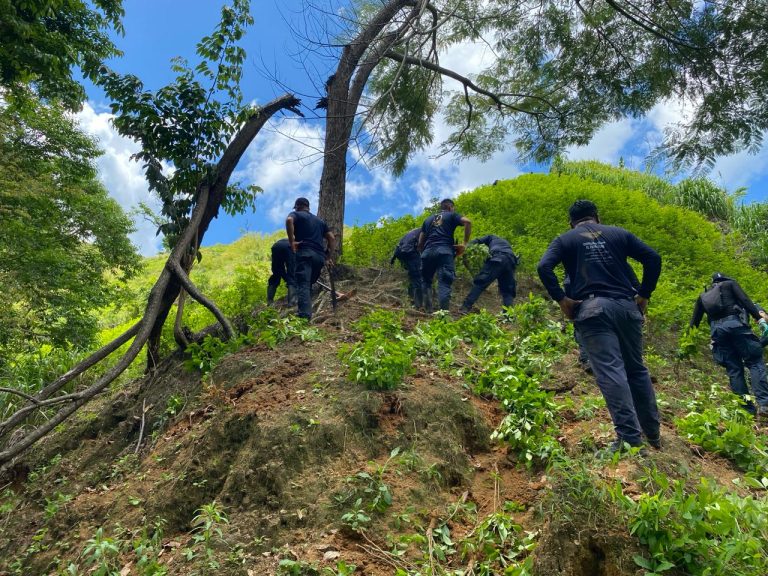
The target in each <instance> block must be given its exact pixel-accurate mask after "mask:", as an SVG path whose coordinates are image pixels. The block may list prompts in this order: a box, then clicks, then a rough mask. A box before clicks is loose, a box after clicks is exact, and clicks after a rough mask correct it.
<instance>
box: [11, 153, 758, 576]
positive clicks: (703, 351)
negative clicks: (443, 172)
mask: <svg viewBox="0 0 768 576" xmlns="http://www.w3.org/2000/svg"><path fill="white" fill-rule="evenodd" d="M578 198H589V199H591V200H593V201H595V202H596V203H597V205H598V207H599V208H600V212H601V217H602V219H603V221H604V222H605V223H608V224H616V225H620V226H623V227H626V228H628V229H629V230H631V231H633V232H635V233H636V234H637V235H638V236H639V237H641V238H642V239H644V240H645V241H647V242H648V243H649V244H650V245H651V246H653V247H654V248H656V249H657V250H658V251H659V252H660V253H661V254H662V257H663V259H664V268H663V272H662V277H661V280H660V283H659V288H658V290H657V292H656V293H655V294H654V297H653V299H652V301H651V307H650V309H649V317H648V321H647V324H646V337H647V341H646V352H647V354H646V361H647V363H648V365H649V367H650V369H651V372H652V375H653V377H654V381H655V385H656V389H657V392H658V396H659V406H660V409H661V416H662V435H663V439H664V448H663V450H661V451H651V454H650V455H649V456H648V457H641V456H640V455H639V454H634V453H632V454H629V455H625V456H622V457H618V456H616V457H615V458H614V459H613V460H601V459H598V458H596V457H595V456H594V452H595V450H596V449H597V448H599V447H601V446H604V445H605V444H606V443H608V442H609V441H610V440H611V439H612V438H613V431H612V426H611V422H610V417H609V416H608V413H607V410H606V408H605V405H604V403H603V401H602V398H601V396H600V394H599V391H598V390H597V387H596V386H595V384H594V381H593V379H592V377H591V376H589V375H587V374H586V373H584V372H583V371H582V370H581V369H580V368H578V367H577V362H576V351H575V345H574V342H573V338H572V330H571V328H570V326H569V325H567V323H565V322H563V321H562V318H561V317H560V315H559V310H558V308H557V306H556V304H554V303H552V302H550V301H549V300H548V299H547V298H546V297H545V294H544V293H543V288H542V287H541V285H540V284H539V282H538V280H537V279H536V278H535V277H534V276H535V273H534V269H535V266H536V263H537V261H538V258H539V256H540V255H541V254H542V253H543V251H544V249H545V248H546V246H547V244H548V242H549V241H550V240H551V239H552V238H554V237H555V236H556V235H557V234H559V233H560V232H562V231H563V230H565V229H566V228H567V219H566V210H567V207H568V206H569V205H570V204H571V203H572V202H573V201H574V200H576V199H578ZM692 208H693V209H695V210H692ZM457 210H459V211H460V212H462V213H464V214H466V215H468V216H469V217H470V218H471V219H472V221H473V225H474V226H473V228H474V234H475V235H481V234H486V233H494V234H498V235H501V236H505V237H507V238H508V239H509V240H510V242H511V243H512V245H513V247H514V248H515V250H516V251H517V252H518V253H520V254H521V255H522V264H521V268H520V270H519V272H518V281H519V288H518V298H517V300H516V305H515V306H514V307H513V308H512V309H511V310H510V311H509V314H508V315H507V316H503V315H501V314H500V309H499V302H498V298H497V296H496V294H495V293H494V291H493V290H491V291H489V292H488V293H486V294H485V295H483V297H482V298H481V300H480V301H479V303H478V304H479V305H480V306H481V307H483V308H485V310H484V311H483V312H482V313H479V314H473V315H469V316H466V317H463V318H461V319H458V320H454V319H453V318H452V317H451V316H450V315H444V314H437V315H434V316H426V315H424V314H421V313H419V312H416V311H413V310H410V309H409V307H408V306H407V294H406V290H405V283H406V279H405V274H404V273H403V271H401V270H399V269H398V268H390V267H389V266H388V264H387V262H388V261H389V258H390V256H391V251H392V249H393V247H394V244H395V243H396V241H397V240H398V239H399V238H400V236H401V235H402V234H403V233H405V232H406V231H407V230H409V229H411V228H412V227H414V226H415V225H417V223H418V222H420V218H412V217H405V218H401V219H397V220H386V221H383V222H380V223H377V224H371V225H366V226H362V227H359V228H355V229H352V230H350V231H349V232H348V233H347V235H346V245H345V252H344V263H345V264H346V265H347V266H348V268H347V269H346V271H345V273H344V276H343V277H342V278H340V279H339V281H338V289H339V290H341V291H350V290H352V289H353V288H354V289H355V290H356V294H355V295H354V296H353V297H352V298H350V299H349V300H348V301H346V302H344V303H342V304H340V306H339V309H338V311H337V312H336V313H333V312H332V311H331V309H330V303H329V299H328V296H327V295H326V294H321V295H320V296H318V298H317V311H316V314H315V316H314V319H313V323H312V324H310V325H308V324H306V323H305V322H303V321H299V320H297V319H296V318H294V317H293V316H291V315H289V314H287V311H286V310H284V309H280V308H278V309H277V310H272V309H265V308H264V306H263V305H262V302H263V300H264V296H265V283H266V277H267V276H268V274H269V272H268V258H269V246H270V245H271V243H272V241H273V240H274V239H273V238H265V237H259V236H248V237H244V238H243V239H241V240H239V241H238V242H235V243H233V244H232V245H229V246H216V247H212V248H207V249H204V250H203V259H202V261H201V262H200V263H199V264H198V265H196V267H195V269H194V270H193V273H192V277H193V279H194V280H195V282H196V283H197V285H198V286H199V287H200V288H202V289H203V290H204V291H205V292H206V294H207V295H209V296H210V297H212V298H213V299H214V300H216V301H217V303H219V304H220V305H221V306H222V308H223V309H224V310H225V312H226V313H227V314H229V315H231V316H233V317H236V318H237V322H238V323H239V326H240V327H241V328H242V329H243V333H242V335H241V336H240V337H238V339H237V340H236V341H234V342H229V343H222V342H220V341H219V340H217V339H215V338H208V339H206V340H204V341H203V342H201V343H200V344H196V345H193V346H191V347H190V349H188V350H187V351H186V352H185V353H179V352H173V348H172V342H173V340H172V337H171V335H170V334H167V335H166V350H167V352H168V353H169V356H168V358H167V359H166V360H165V361H164V362H163V363H162V364H161V366H160V368H159V370H158V371H157V373H156V374H154V375H152V376H148V377H142V375H141V371H140V367H138V366H137V367H136V369H135V370H134V371H133V376H134V377H135V379H132V380H131V379H125V380H123V381H121V382H120V383H119V385H118V386H115V387H114V389H113V390H112V391H111V392H110V393H109V394H108V395H105V396H103V397H101V398H99V399H98V400H97V401H96V402H95V403H94V404H93V405H90V406H88V407H86V408H85V409H84V410H82V411H81V412H80V413H79V414H78V415H77V416H76V417H75V418H73V419H72V420H71V421H69V422H67V423H66V424H65V425H63V426H61V427H60V429H59V430H58V431H57V433H56V434H55V435H53V436H52V437H50V438H48V439H46V440H45V441H44V442H41V443H40V445H39V447H38V448H37V449H36V450H35V451H33V452H32V453H30V454H29V455H27V456H26V457H25V459H24V461H23V462H20V463H19V464H18V466H16V468H15V469H14V471H13V472H14V474H13V475H12V476H9V477H8V478H7V484H5V483H4V485H3V487H2V488H0V490H1V491H0V496H1V498H2V499H1V500H0V574H5V573H8V574H24V575H27V574H29V575H32V574H34V575H37V574H56V575H59V574H69V575H75V574H98V575H107V574H109V575H112V574H114V575H124V574H126V575H127V574H136V575H142V576H150V575H154V576H158V575H163V574H167V575H179V576H181V575H192V574H201V575H202V574H224V575H243V576H251V575H261V574H280V575H295V576H301V575H317V574H322V575H336V576H340V575H348V574H366V575H376V576H379V575H381V576H383V575H394V576H426V575H446V576H447V575H451V576H458V575H466V576H469V575H496V574H505V575H520V576H522V575H539V576H619V575H645V576H656V575H661V574H663V575H673V576H674V575H676V576H683V575H688V574H694V575H700V576H705V575H708V576H715V575H732V574H733V575H744V576H764V575H765V574H767V573H768V499H767V497H766V495H767V494H768V492H767V491H768V435H766V433H765V431H762V432H760V431H757V430H755V428H754V426H753V423H752V420H751V417H749V416H748V415H746V414H745V413H744V412H743V411H741V410H740V409H739V408H738V406H737V401H736V400H735V398H734V397H733V395H731V394H730V393H729V392H728V391H727V378H726V376H725V374H724V372H723V371H721V370H720V369H719V368H718V367H716V366H715V365H714V363H713V362H712V360H711V358H710V356H709V351H708V350H707V346H706V344H707V333H706V331H705V330H700V331H697V332H694V333H687V332H685V331H684V330H683V328H684V326H686V325H687V321H688V318H689V315H690V313H691V310H692V306H693V301H694V299H695V297H696V295H697V294H698V292H700V291H701V288H702V286H703V284H704V283H705V282H706V281H707V279H708V278H709V276H710V275H711V273H712V272H713V271H720V272H723V273H726V274H728V275H732V276H734V277H736V278H738V279H739V281H740V282H741V284H742V285H743V286H744V288H745V290H746V291H747V293H749V294H750V295H751V296H752V297H753V298H754V299H755V300H756V301H758V302H761V303H764V304H767V303H768V275H767V274H766V273H765V272H764V271H763V270H764V269H765V261H764V259H763V252H761V246H763V245H764V244H763V242H764V240H765V238H764V237H763V236H762V229H761V228H760V226H762V225H763V224H761V223H760V222H759V221H758V220H759V219H758V220H755V218H754V216H755V214H758V215H759V213H760V210H763V208H762V207H761V206H757V207H752V208H749V209H744V208H741V207H739V206H738V204H737V203H736V202H735V201H734V199H733V198H732V197H729V196H728V195H727V194H724V193H722V191H719V190H717V189H715V188H714V187H711V186H709V187H708V186H707V185H705V184H702V183H698V184H696V183H694V184H692V183H690V182H684V183H681V184H679V185H671V184H668V183H666V182H663V181H661V180H659V179H657V178H653V177H650V176H647V175H643V174H639V173H636V172H631V171H627V170H620V169H613V168H609V167H606V166H603V165H598V164H594V163H573V164H560V165H559V166H557V170H556V171H555V172H554V173H553V174H550V175H527V176H521V177H519V178H516V179H514V180H509V181H503V182H499V183H497V184H496V185H493V186H490V185H489V186H484V187H481V188H478V189H477V190H475V191H472V192H469V193H466V194H463V195H461V196H460V197H459V198H458V199H457ZM162 263H163V261H162V259H152V260H150V262H149V263H148V264H147V269H146V273H145V277H144V278H143V279H137V280H135V281H133V283H132V284H131V285H129V286H128V287H126V288H125V298H124V304H123V305H122V306H121V307H118V308H115V309H111V310H107V311H101V315H102V316H101V319H102V325H103V327H104V328H103V329H104V338H105V339H106V338H108V337H109V334H111V333H112V332H113V331H116V330H119V327H120V326H123V325H124V324H126V323H128V322H130V321H131V319H132V318H134V317H135V316H136V315H138V314H139V312H140V310H141V303H142V299H143V298H145V296H146V291H147V290H148V287H149V286H150V284H151V279H152V278H153V276H154V275H155V274H156V273H157V271H158V269H159V267H160V266H162ZM469 286H470V284H469V280H468V275H467V274H466V273H464V274H462V276H461V278H460V279H459V281H458V282H457V283H456V285H455V287H454V296H453V305H454V306H456V307H457V306H458V305H459V304H460V302H461V299H462V298H463V296H464V295H465V294H466V292H467V291H468V289H469ZM210 322H212V318H211V317H210V316H209V315H208V313H207V312H206V311H204V310H202V309H201V308H200V307H198V306H196V305H195V304H191V305H188V306H187V307H186V309H185V323H186V324H187V325H189V326H191V327H192V328H193V329H195V330H196V329H200V328H202V327H204V326H206V325H207V324H209V323H210Z"/></svg>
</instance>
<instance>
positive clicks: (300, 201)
mask: <svg viewBox="0 0 768 576" xmlns="http://www.w3.org/2000/svg"><path fill="white" fill-rule="evenodd" d="M296 208H309V200H308V199H306V198H304V197H301V198H296V202H294V203H293V209H294V210H295V209H296Z"/></svg>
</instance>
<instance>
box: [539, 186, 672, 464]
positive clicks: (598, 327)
mask: <svg viewBox="0 0 768 576" xmlns="http://www.w3.org/2000/svg"><path fill="white" fill-rule="evenodd" d="M568 213H569V217H570V223H571V228H572V230H570V231H569V232H566V233H565V234H562V235H560V236H558V237H557V238H555V239H554V240H553V241H552V243H551V244H550V245H549V248H547V251H546V253H545V254H544V256H543V257H542V258H541V261H540V262H539V266H538V272H539V278H541V281H542V283H543V284H544V286H545V287H546V289H547V292H549V295H550V296H551V297H552V299H553V300H556V301H557V302H558V304H559V305H560V308H561V309H562V311H563V313H564V314H565V316H566V318H569V319H572V320H574V323H575V324H576V326H577V328H578V330H579V333H580V336H581V338H582V340H583V342H584V347H585V348H586V349H587V354H588V355H589V360H590V363H591V364H592V369H593V370H594V373H595V377H596V380H597V385H598V387H599V388H600V391H601V392H602V394H603V397H604V398H605V403H606V405H607V406H608V411H609V412H610V414H611V419H612V420H613V425H614V429H615V430H616V440H615V441H614V442H613V443H612V444H611V446H610V447H609V448H608V452H609V453H613V452H616V451H621V450H623V448H624V445H625V443H626V444H629V445H630V446H642V444H643V439H642V435H643V434H644V435H645V437H646V439H647V440H648V443H649V444H650V445H651V446H653V447H654V448H661V437H660V427H659V413H658V407H657V405H656V394H655V392H654V390H653V384H652V383H651V376H650V374H649V372H648V369H647V368H646V367H645V365H644V364H643V333H642V327H643V315H644V314H645V310H646V308H647V306H648V298H650V296H651V293H652V292H653V290H654V289H655V288H656V282H657V281H658V279H659V275H660V274H661V257H660V256H659V255H658V254H657V253H656V251H655V250H653V249H652V248H651V247H649V246H648V245H647V244H645V243H644V242H642V241H641V240H640V239H639V238H637V236H635V235H634V234H632V233H630V232H628V231H627V230H624V229H623V228H618V227H615V226H605V225H603V224H600V219H599V217H598V214H597V207H596V206H595V205H594V203H592V202H590V201H589V200H578V201H577V202H575V203H574V204H573V205H572V206H571V207H570V209H569V211H568ZM628 256H629V257H630V258H633V259H634V260H637V261H638V262H640V263H641V264H642V265H643V279H642V282H641V283H640V286H639V288H638V290H637V292H635V290H634V288H633V286H632V277H631V273H630V266H629V263H628V262H627V257H628ZM560 263H562V264H563V266H564V267H565V271H566V273H567V274H568V277H569V278H570V280H571V287H570V293H571V296H570V297H569V296H566V295H565V292H564V291H563V289H562V288H561V287H560V283H559V282H558V280H557V276H555V272H554V268H555V266H557V265H558V264H560Z"/></svg>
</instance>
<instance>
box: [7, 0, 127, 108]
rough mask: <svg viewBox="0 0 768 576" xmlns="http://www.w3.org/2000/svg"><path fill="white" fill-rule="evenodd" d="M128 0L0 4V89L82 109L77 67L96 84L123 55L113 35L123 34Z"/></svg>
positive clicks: (34, 0)
mask: <svg viewBox="0 0 768 576" xmlns="http://www.w3.org/2000/svg"><path fill="white" fill-rule="evenodd" d="M122 4H123V3H122V0H93V1H92V2H85V1H84V0H0V38H2V39H3V40H2V42H0V86H2V88H4V89H5V91H7V92H6V96H8V97H10V98H11V99H14V98H15V97H16V96H18V95H21V97H22V98H24V97H26V91H27V89H28V88H30V87H31V88H33V90H34V91H35V92H36V93H37V94H38V95H39V96H40V97H41V98H43V99H44V100H57V101H59V102H62V103H63V104H64V105H65V106H66V107H67V108H69V109H71V110H75V109H79V108H80V105H81V104H82V102H83V100H85V90H84V88H83V86H82V85H80V83H79V82H77V81H76V80H75V79H74V78H73V77H72V69H73V67H77V68H79V69H80V70H81V71H82V73H83V74H84V75H85V76H86V77H88V78H90V79H91V80H93V79H95V78H96V75H97V71H98V67H99V65H100V64H101V62H102V61H104V60H106V59H107V58H110V57H112V56H116V55H119V54H120V52H119V51H118V50H117V48H116V47H115V45H114V44H113V43H112V41H111V40H110V38H109V31H110V30H116V31H118V32H122V25H121V23H120V20H121V18H122V16H123V6H122Z"/></svg>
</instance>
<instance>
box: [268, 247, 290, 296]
mask: <svg viewBox="0 0 768 576" xmlns="http://www.w3.org/2000/svg"><path fill="white" fill-rule="evenodd" d="M271 263H272V275H271V276H270V277H269V280H267V304H270V305H271V304H272V303H273V302H274V301H275V293H276V292H277V288H278V286H280V281H281V280H282V281H283V282H285V285H286V286H287V287H288V305H289V306H295V305H296V254H294V253H293V250H291V243H290V242H289V241H288V238H283V239H282V240H278V241H277V242H275V243H274V244H272V261H271Z"/></svg>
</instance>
